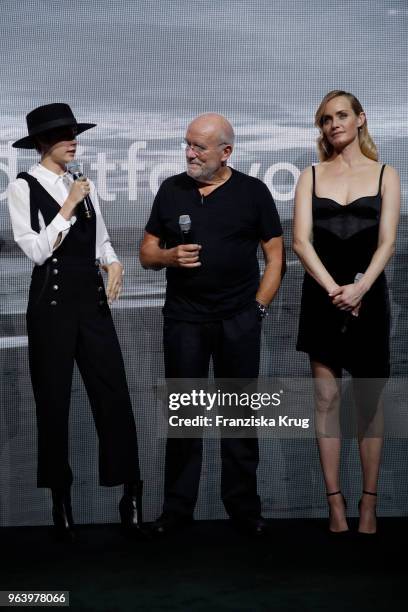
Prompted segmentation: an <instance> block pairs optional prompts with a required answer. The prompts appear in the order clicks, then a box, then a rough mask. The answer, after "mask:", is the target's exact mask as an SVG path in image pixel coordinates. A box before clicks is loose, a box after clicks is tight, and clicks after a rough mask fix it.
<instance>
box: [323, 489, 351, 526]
mask: <svg viewBox="0 0 408 612" xmlns="http://www.w3.org/2000/svg"><path fill="white" fill-rule="evenodd" d="M332 495H341V497H342V499H343V504H344V510H347V502H346V500H345V498H344V495H343V493H342V492H341V491H333V493H326V496H327V497H331V496H332ZM330 518H331V507H330V504H329V521H330ZM328 531H329V533H330V535H334V536H340V535H342V536H344V535H345V534H348V533H350V529H349V528H348V527H347V529H343V530H342V531H333V530H332V529H330V527H329V529H328Z"/></svg>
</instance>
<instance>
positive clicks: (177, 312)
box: [140, 113, 284, 536]
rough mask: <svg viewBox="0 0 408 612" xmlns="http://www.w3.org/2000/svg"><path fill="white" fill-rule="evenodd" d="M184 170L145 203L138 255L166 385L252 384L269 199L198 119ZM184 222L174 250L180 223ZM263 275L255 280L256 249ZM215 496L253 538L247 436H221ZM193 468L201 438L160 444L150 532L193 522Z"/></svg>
mask: <svg viewBox="0 0 408 612" xmlns="http://www.w3.org/2000/svg"><path fill="white" fill-rule="evenodd" d="M184 144H185V154H186V164H187V169H186V172H183V173H182V174H178V175H176V176H172V177H170V178H168V179H166V180H165V181H164V182H163V183H162V185H161V187H160V189H159V191H158V193H157V195H156V198H155V200H154V203H153V207H152V211H151V214H150V218H149V220H148V223H147V225H146V231H145V235H144V238H143V241H142V245H141V248H140V260H141V263H142V265H143V267H145V268H149V269H153V270H160V269H162V268H166V279H167V289H166V301H165V305H164V308H163V315H164V333H163V344H164V361H165V373H166V379H207V378H208V372H209V365H210V360H211V359H212V362H213V368H214V376H215V378H216V379H246V380H254V379H255V380H256V378H257V377H258V373H259V356H260V337H261V325H262V319H263V317H264V316H265V314H266V311H267V307H268V305H269V304H270V302H271V301H272V299H273V298H274V296H275V294H276V292H277V290H278V288H279V285H280V282H281V277H282V274H283V268H284V247H283V238H282V228H281V225H280V221H279V216H278V213H277V211H276V207H275V204H274V202H273V199H272V196H271V194H270V192H269V190H268V189H267V187H266V186H265V185H264V183H262V182H261V181H260V180H259V179H257V178H254V177H250V176H248V175H245V174H243V173H241V172H238V171H237V170H234V169H232V168H231V167H230V166H228V165H227V162H228V159H229V157H230V155H231V153H232V150H233V146H234V130H233V128H232V126H231V124H230V123H229V121H227V119H226V118H225V117H223V116H221V115H218V114H216V113H206V114H204V115H200V116H199V117H197V118H196V119H194V120H193V121H192V122H191V123H190V125H189V126H188V128H187V132H186V136H185V142H184ZM181 215H188V216H189V217H190V220H191V231H190V233H189V237H190V240H189V241H190V242H191V244H183V239H182V236H181V231H180V225H179V219H180V216H181ZM259 244H260V245H261V248H262V251H263V254H264V258H265V271H264V274H263V276H262V278H261V279H260V272H259V264H258V259H257V249H258V246H259ZM221 459H222V477H221V497H222V501H223V503H224V507H225V509H226V511H227V513H228V515H229V516H230V517H231V519H232V520H233V521H234V523H235V524H237V525H239V526H240V527H243V528H245V529H246V530H247V531H249V532H250V533H252V534H254V535H257V536H260V535H263V534H264V533H265V528H266V524H265V521H264V519H263V518H262V516H261V503H260V498H259V495H258V493H257V480H256V471H257V467H258V462H259V451H258V440H257V437H256V433H255V432H252V434H251V436H248V437H244V438H241V437H235V438H224V437H222V438H221ZM201 463H202V437H196V438H170V437H169V438H168V440H167V447H166V465H165V487H164V504H163V512H162V514H161V516H160V517H159V518H158V519H157V520H156V521H155V523H153V532H154V533H155V534H157V535H164V534H166V533H168V532H169V531H172V530H174V529H177V528H179V527H181V526H183V525H185V524H187V523H189V522H191V521H192V518H193V513H194V508H195V505H196V501H197V495H198V487H199V481H200V474H201Z"/></svg>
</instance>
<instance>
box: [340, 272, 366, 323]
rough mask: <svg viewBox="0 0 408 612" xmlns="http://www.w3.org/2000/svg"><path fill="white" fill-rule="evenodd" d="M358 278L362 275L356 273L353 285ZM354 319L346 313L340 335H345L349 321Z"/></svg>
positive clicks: (349, 313)
mask: <svg viewBox="0 0 408 612" xmlns="http://www.w3.org/2000/svg"><path fill="white" fill-rule="evenodd" d="M360 278H363V273H362V272H357V274H356V275H355V277H354V281H353V283H358V281H359V280H360ZM352 318H354V317H353V315H352V314H351V312H347V313H346V316H345V317H344V323H343V327H342V328H341V333H342V334H345V333H346V331H347V329H348V326H349V324H350V321H351V319H352Z"/></svg>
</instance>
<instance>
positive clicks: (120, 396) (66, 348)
mask: <svg viewBox="0 0 408 612" xmlns="http://www.w3.org/2000/svg"><path fill="white" fill-rule="evenodd" d="M27 126H28V133H29V135H28V136H26V137H25V138H22V139H20V140H18V141H17V142H15V143H14V144H13V146H14V147H17V148H24V149H32V148H36V149H37V151H38V152H39V153H40V155H41V161H40V163H38V164H37V165H36V166H34V167H33V168H31V169H30V171H29V172H28V173H25V172H23V173H20V174H19V175H18V177H17V180H15V181H14V182H12V183H11V184H10V186H9V209H10V216H11V221H12V226H13V233H14V239H15V241H16V242H17V244H18V245H19V246H20V247H21V249H22V250H23V251H24V253H25V254H26V255H27V256H28V257H29V258H30V259H31V260H32V261H33V262H34V263H35V266H34V269H33V274H32V279H31V286H30V294H29V302H28V309H27V331H28V340H29V360H30V373H31V381H32V385H33V391H34V397H35V402H36V411H37V426H38V486H39V487H49V488H50V489H51V491H52V499H53V520H54V524H55V526H56V528H57V530H58V532H59V533H62V534H66V535H68V536H69V537H72V533H73V532H72V527H73V521H72V511H71V499H70V487H71V484H72V471H71V468H70V465H69V462H68V416H69V404H70V395H71V383H72V371H73V365H74V360H75V361H76V363H77V365H78V368H79V370H80V372H81V375H82V378H83V380H84V383H85V386H86V390H87V393H88V397H89V401H90V403H91V408H92V412H93V416H94V420H95V425H96V428H97V432H98V437H99V474H100V484H101V485H104V486H115V485H119V484H124V495H123V497H122V499H121V502H120V506H119V509H120V515H121V520H122V524H123V525H124V526H125V527H128V528H129V529H131V530H132V531H135V532H136V533H138V532H140V531H141V530H140V526H141V523H142V516H141V509H142V481H141V480H140V471H139V459H138V447H137V438H136V429H135V422H134V417H133V412H132V406H131V401H130V397H129V391H128V386H127V381H126V375H125V370H124V364H123V359H122V354H121V350H120V346H119V342H118V339H117V336H116V331H115V328H114V325H113V321H112V317H111V313H110V309H109V305H108V303H111V302H112V301H113V300H115V299H116V298H117V297H118V296H119V293H120V289H121V282H122V265H121V264H120V262H119V260H118V258H117V256H116V254H115V251H114V250H113V248H112V245H111V243H110V239H109V236H108V233H107V231H106V227H105V224H104V221H103V218H102V216H101V211H100V208H99V205H98V199H97V195H96V191H95V187H94V185H93V184H92V183H90V181H88V180H87V179H82V180H77V181H75V182H74V181H73V180H72V178H71V177H70V175H69V174H68V173H67V171H66V164H67V163H68V162H70V161H72V160H73V159H74V157H75V152H76V147H77V142H76V136H77V134H80V133H81V132H84V131H85V130H88V129H90V128H92V127H94V126H95V124H93V123H77V121H76V119H75V117H74V115H73V114H72V111H71V109H70V107H69V106H68V105H67V104H61V103H57V104H47V105H45V106H41V107H39V108H36V109H34V110H33V111H32V112H31V113H29V114H28V115H27ZM88 194H89V195H90V198H91V202H92V204H91V217H90V218H87V216H86V215H85V214H84V209H83V205H82V204H81V202H82V201H83V200H84V198H85V196H87V195H88ZM101 266H102V267H103V268H104V269H105V270H107V271H108V285H107V290H106V293H105V288H104V285H103V281H102V276H101V270H100V267H101Z"/></svg>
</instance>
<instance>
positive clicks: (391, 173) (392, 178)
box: [383, 164, 400, 183]
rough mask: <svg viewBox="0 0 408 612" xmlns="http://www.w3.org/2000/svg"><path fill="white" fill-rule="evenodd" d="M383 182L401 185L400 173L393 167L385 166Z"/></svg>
mask: <svg viewBox="0 0 408 612" xmlns="http://www.w3.org/2000/svg"><path fill="white" fill-rule="evenodd" d="M383 180H384V181H386V182H387V183H389V182H392V183H399V181H400V176H399V174H398V171H397V170H396V169H395V168H394V167H393V166H389V165H388V164H385V168H384V177H383Z"/></svg>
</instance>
